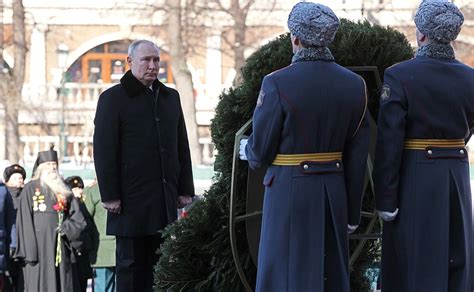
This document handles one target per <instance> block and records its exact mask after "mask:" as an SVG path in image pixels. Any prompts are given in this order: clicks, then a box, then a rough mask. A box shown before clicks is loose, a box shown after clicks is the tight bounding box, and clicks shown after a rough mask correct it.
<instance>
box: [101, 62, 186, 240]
mask: <svg viewBox="0 0 474 292" xmlns="http://www.w3.org/2000/svg"><path fill="white" fill-rule="evenodd" d="M94 123H95V132H94V161H95V169H96V173H97V180H98V184H99V189H100V194H101V199H102V202H106V201H111V200H116V199H120V200H121V203H122V211H121V213H120V214H114V213H108V215H107V234H108V235H116V236H145V235H152V234H156V233H157V232H158V231H159V230H161V229H163V227H165V226H166V225H167V224H168V223H171V222H173V221H174V220H176V218H177V197H178V196H183V195H189V196H193V195H194V185H193V175H192V168H191V155H190V151H189V144H188V138H187V133H186V125H185V123H184V117H183V111H182V109H181V103H180V99H179V94H178V92H177V91H176V90H174V89H172V88H169V87H166V86H165V85H164V84H163V83H161V82H159V81H158V80H155V81H154V82H153V92H151V90H149V89H148V88H146V87H145V86H144V85H143V84H142V83H141V82H140V81H138V79H136V78H135V77H134V76H133V75H132V73H131V71H128V72H127V73H126V74H125V75H124V76H123V77H122V79H121V80H120V84H117V85H115V86H113V87H112V88H110V89H108V90H106V91H104V92H103V93H102V94H101V95H100V97H99V101H98V104H97V111H96V116H95V120H94Z"/></svg>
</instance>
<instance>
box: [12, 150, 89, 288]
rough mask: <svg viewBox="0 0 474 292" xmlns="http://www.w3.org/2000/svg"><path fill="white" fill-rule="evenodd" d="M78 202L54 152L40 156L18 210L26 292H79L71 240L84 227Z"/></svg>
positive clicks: (44, 152) (17, 253) (19, 252)
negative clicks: (61, 172)
mask: <svg viewBox="0 0 474 292" xmlns="http://www.w3.org/2000/svg"><path fill="white" fill-rule="evenodd" d="M85 225H86V223H85V220H84V217H83V215H82V213H81V211H80V208H79V203H78V201H77V200H75V199H74V197H73V195H72V192H71V190H70V189H69V188H68V187H67V186H66V185H65V183H64V182H63V180H62V179H61V177H60V176H59V173H58V156H57V152H56V151H53V150H48V151H42V152H39V153H38V158H37V160H36V162H35V165H34V169H33V178H32V180H31V181H30V182H29V183H27V184H26V185H25V187H24V189H23V191H22V194H21V199H20V204H19V207H18V211H17V233H18V247H17V250H16V254H15V257H16V258H19V259H21V260H23V261H24V263H25V265H26V266H25V291H35V292H56V291H78V290H79V286H78V284H79V283H78V281H77V274H76V272H75V270H74V269H73V268H72V262H74V261H75V258H74V253H73V251H72V244H71V243H72V241H75V240H77V239H78V238H79V235H80V233H81V231H82V230H83V229H84V228H85Z"/></svg>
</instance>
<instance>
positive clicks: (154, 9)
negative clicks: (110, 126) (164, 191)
mask: <svg viewBox="0 0 474 292" xmlns="http://www.w3.org/2000/svg"><path fill="white" fill-rule="evenodd" d="M162 2H164V1H160V0H158V1H149V0H146V1H138V2H137V1H127V0H102V1H92V0H83V1H67V2H66V1H59V0H23V4H24V6H25V12H26V24H27V43H28V53H27V56H26V64H27V67H26V75H25V83H24V84H23V100H22V109H21V111H20V115H19V123H20V140H21V142H22V144H23V145H21V146H20V147H22V148H23V149H22V153H23V159H22V161H21V162H22V163H24V164H26V165H29V164H32V163H33V161H34V159H35V157H36V153H37V152H38V151H41V150H44V149H45V148H49V146H50V145H51V144H53V145H55V149H57V150H59V152H60V154H61V156H62V157H66V158H67V159H68V160H70V161H71V163H73V164H75V165H78V166H80V165H82V166H90V165H92V162H93V161H92V135H93V131H94V126H93V118H94V114H95V109H96V104H97V99H98V96H99V94H100V93H101V92H102V91H103V90H105V89H106V88H108V87H110V86H112V85H113V84H115V83H117V82H118V81H119V80H120V78H121V76H122V75H123V74H124V72H125V71H126V70H127V69H128V68H127V64H126V56H127V47H128V45H129V44H130V42H131V41H133V40H135V39H139V38H146V39H150V40H153V41H155V42H156V43H157V44H158V45H159V46H160V48H161V51H162V56H161V69H160V72H159V79H160V80H161V81H162V82H164V83H167V84H169V85H170V86H174V80H173V73H172V70H171V65H170V64H171V63H172V62H173V60H172V59H171V58H170V55H169V48H168V39H169V38H168V35H167V31H166V16H167V12H166V7H165V6H164V4H163V3H162ZM221 2H222V4H223V5H224V6H225V7H226V5H227V4H229V3H230V1H227V0H221ZM227 2H229V3H227ZM255 2H256V3H255V4H254V5H253V6H252V7H251V9H250V11H249V14H248V17H247V21H246V23H247V30H246V44H245V46H246V50H245V54H246V56H248V55H249V54H251V53H252V52H253V51H254V50H255V49H256V48H258V47H259V46H261V45H262V44H264V43H266V42H268V41H269V40H271V39H273V38H274V37H276V36H277V35H279V34H281V33H284V32H287V28H286V19H287V16H288V13H289V11H290V9H291V7H292V6H293V5H294V4H295V3H296V2H297V1H285V0H256V1H255ZM319 2H321V3H324V4H326V5H328V6H330V7H332V8H333V9H334V10H335V12H336V14H337V15H338V16H340V17H344V18H348V19H351V20H360V19H368V20H369V21H371V22H372V23H377V24H380V25H384V26H386V25H389V26H392V27H394V28H396V29H398V30H400V31H402V32H403V33H405V34H406V35H407V37H408V39H409V40H410V41H412V42H414V40H415V38H414V32H415V28H414V24H413V15H414V12H415V9H416V6H417V5H418V1H411V0H392V1H390V0H347V1H346V0H339V1H334V0H333V1H329V0H323V1H319ZM455 2H456V3H457V4H458V5H459V6H460V7H462V10H463V12H464V14H465V18H466V21H465V25H464V28H463V30H462V31H461V34H460V36H459V38H458V41H457V42H456V43H455V48H456V52H457V55H458V58H459V59H461V60H463V61H464V62H467V63H469V64H470V65H471V66H472V65H474V55H473V54H472V52H473V51H474V0H471V1H455ZM4 5H5V8H4V14H3V23H4V43H5V45H6V46H5V49H4V59H5V62H6V64H4V66H10V67H11V66H14V60H13V58H12V56H13V52H12V47H11V46H9V40H11V10H9V9H8V7H9V4H8V1H6V0H4ZM269 7H272V8H269ZM216 15H217V16H216ZM195 17H196V19H200V20H201V25H202V26H203V27H206V29H203V30H200V29H199V26H198V25H196V27H195V28H194V29H195V32H194V33H190V34H187V36H188V37H189V40H188V41H189V42H188V43H189V44H192V53H190V54H189V55H188V67H189V68H190V71H191V74H192V79H193V83H194V95H195V96H194V97H182V98H194V99H195V107H196V123H197V124H198V131H199V142H200V145H201V147H202V149H201V151H202V153H203V163H205V164H211V163H212V161H213V146H212V142H211V139H210V133H209V125H210V122H211V119H212V117H213V114H214V107H215V105H216V104H217V102H218V96H219V94H220V92H221V91H222V90H223V89H225V88H228V87H229V86H231V85H232V82H233V80H234V77H235V75H236V70H235V68H234V61H233V56H232V52H231V50H229V44H228V42H227V41H226V40H227V38H226V37H225V36H226V35H225V34H227V33H229V32H231V31H232V29H233V20H232V19H231V18H230V16H229V15H228V14H226V13H225V12H224V11H218V12H215V13H213V15H212V17H211V16H210V15H208V14H206V15H204V14H198V15H195ZM198 30H199V31H200V33H197V31H198ZM2 120H3V119H2ZM3 132H4V125H3V123H0V133H3ZM3 157H4V139H3V135H0V159H2V158H3Z"/></svg>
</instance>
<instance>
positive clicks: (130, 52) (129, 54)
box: [128, 40, 160, 57]
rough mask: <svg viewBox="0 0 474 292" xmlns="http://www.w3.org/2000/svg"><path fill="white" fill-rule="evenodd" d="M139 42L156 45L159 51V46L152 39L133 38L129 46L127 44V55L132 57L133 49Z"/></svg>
mask: <svg viewBox="0 0 474 292" xmlns="http://www.w3.org/2000/svg"><path fill="white" fill-rule="evenodd" d="M141 44H150V45H153V46H155V47H156V49H157V50H158V52H159V51H160V48H159V47H158V46H157V45H156V44H155V43H154V42H152V41H149V40H134V41H133V42H132V43H131V44H130V45H129V46H128V56H130V57H132V56H133V55H134V54H135V50H136V49H137V48H138V46H139V45H141Z"/></svg>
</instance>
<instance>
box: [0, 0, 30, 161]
mask: <svg viewBox="0 0 474 292" xmlns="http://www.w3.org/2000/svg"><path fill="white" fill-rule="evenodd" d="M12 4H13V25H12V26H13V46H14V58H15V64H14V67H13V68H12V69H11V70H10V72H9V74H5V75H7V76H3V77H6V78H2V79H3V80H2V83H3V82H4V84H3V86H2V89H3V94H4V98H5V156H6V158H7V159H8V160H9V161H10V162H12V163H16V162H18V161H19V160H20V157H21V149H22V147H20V133H19V125H18V113H19V109H20V104H21V100H22V96H21V90H22V88H23V82H24V77H25V56H26V40H25V11H24V8H23V3H22V0H14V1H13V3H12Z"/></svg>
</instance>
